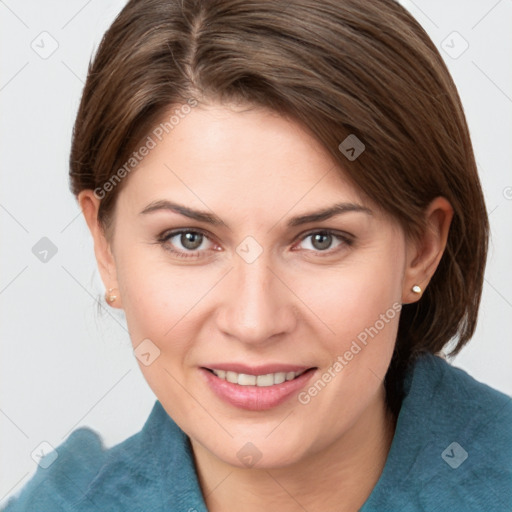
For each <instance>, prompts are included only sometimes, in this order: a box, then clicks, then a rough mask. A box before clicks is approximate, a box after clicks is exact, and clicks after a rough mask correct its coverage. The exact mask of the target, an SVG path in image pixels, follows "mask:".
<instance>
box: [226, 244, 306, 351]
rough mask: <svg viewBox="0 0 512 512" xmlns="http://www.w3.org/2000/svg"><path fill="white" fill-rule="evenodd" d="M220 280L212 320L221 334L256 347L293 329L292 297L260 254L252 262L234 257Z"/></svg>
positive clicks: (279, 277) (286, 284) (295, 315)
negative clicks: (220, 287)
mask: <svg viewBox="0 0 512 512" xmlns="http://www.w3.org/2000/svg"><path fill="white" fill-rule="evenodd" d="M264 254H265V253H264ZM224 281H225V283H224V286H225V287H224V288H223V291H222V293H223V295H224V297H222V298H221V300H220V302H219V307H218V309H217V316H216V319H217V327H218V328H219V329H220V330H221V331H222V332H223V333H224V334H225V335H228V336H229V337H231V338H233V339H237V340H239V341H240V342H242V343H244V344H246V345H252V346H260V345H264V344H267V343H274V342H275V341H276V340H278V339H279V338H280V336H279V335H281V337H282V335H284V334H286V333H290V332H292V331H293V330H294V328H295V325H296V322H297V313H296V312H297V309H296V307H294V300H296V297H295V295H294V294H293V292H292V291H291V290H290V288H289V287H288V286H289V283H287V282H286V281H287V280H286V279H285V276H284V275H280V272H279V270H277V269H275V268H272V267H271V266H270V265H269V261H268V258H266V257H264V255H261V256H260V257H259V258H258V259H257V260H256V261H254V262H252V263H247V262H246V261H244V260H243V259H242V258H237V259H236V261H235V264H234V268H233V269H232V270H231V272H229V275H228V276H226V279H225V280H224Z"/></svg>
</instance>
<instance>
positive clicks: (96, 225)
mask: <svg viewBox="0 0 512 512" xmlns="http://www.w3.org/2000/svg"><path fill="white" fill-rule="evenodd" d="M100 201H101V200H100V199H98V198H97V197H96V196H95V195H94V192H93V191H92V190H83V191H82V192H80V193H79V194H78V203H79V205H80V209H81V210H82V213H83V215H84V218H85V221H86V222H87V226H88V227H89V231H90V232H91V235H92V238H93V242H94V254H95V256H96V262H97V264H98V270H99V272H100V276H101V280H102V281H103V285H104V286H105V289H106V290H107V294H108V295H112V296H115V297H116V299H115V300H113V301H111V302H110V301H109V302H108V304H109V306H112V307H116V308H122V302H121V297H120V293H119V286H118V284H117V273H116V264H115V260H114V256H113V253H112V249H111V243H110V241H109V240H108V239H107V236H106V233H105V230H104V228H103V226H102V225H101V224H100V222H99V221H98V210H99V207H100ZM111 289H113V291H112V293H111V294H109V293H108V290H111Z"/></svg>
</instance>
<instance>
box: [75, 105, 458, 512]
mask: <svg viewBox="0 0 512 512" xmlns="http://www.w3.org/2000/svg"><path fill="white" fill-rule="evenodd" d="M125 179H126V182H125V183H123V188H122V190H121V191H120V193H119V197H118V200H117V203H116V207H115V214H114V220H113V224H112V225H111V227H110V229H109V230H108V232H107V233H105V231H104V229H103V228H102V226H100V225H99V224H98V222H97V211H98V206H99V202H100V201H99V200H98V199H97V198H96V197H95V196H94V194H93V192H92V191H91V190H86V191H83V192H82V193H81V194H80V195H79V202H80V206H81V208H82V210H83V213H84V216H85V219H86V221H87V223H88V226H89V228H90V231H91V233H92V236H93V238H94V244H95V254H96V258H97V261H98V267H99V270H100V273H101V276H102V279H103V282H104V284H105V287H106V289H110V288H114V289H115V295H116V296H117V298H116V300H115V302H114V303H113V304H112V306H113V307H117V308H122V309H124V311H125V314H126V319H127V323H128V328H129V331H130V336H131V339H132V343H133V346H134V347H137V346H138V345H139V343H141V341H142V340H144V339H147V338H149V339H150V340H151V342H152V343H154V345H156V346H157V347H158V349H159V350H160V356H159V357H157V358H156V359H155V360H154V362H152V363H151V364H150V365H149V366H145V365H143V364H141V363H140V362H139V366H140V368H141V371H142V372H143V374H144V377H145V378H146V380H147V382H148V383H149V385H150V387H151V388H152V390H153V391H154V393H155V395H156V397H157V398H158V399H159V400H160V402H161V404H162V406H163V407H164V408H165V410H166V411H167V413H168V414H169V415H170V416H171V417H172V418H173V419H174V421H175V422H176V423H177V424H178V425H179V426H180V427H181V428H182V429H183V430H184V431H185V432H186V433H187V434H188V435H189V437H190V439H191V443H192V448H193V452H194V458H195V463H196V467H197V471H198V475H199V480H200V485H201V488H202V490H203V495H204V496H205V501H206V504H207V506H208V509H209V510H211V511H220V510H232V509H235V507H238V505H239V504H240V503H241V502H243V503H244V510H246V511H252V510H255V511H256V510H258V511H259V510H262V509H264V508H265V507H266V508H267V509H272V510H276V509H277V510H281V511H295V510H304V508H305V509H307V510H308V511H317V510H318V511H320V510H322V511H324V510H337V511H345V510H347V511H348V510H355V509H357V508H359V507H360V506H362V504H363V503H364V501H365V500H366V499H367V497H368V496H369V495H370V493H371V490H372V489H373V487H374V486H375V484H376V482H377V480H378V478H379V476H380V474H381V472H382V469H383V467H384V464H385V461H386V457H387V454H388V451H389V447H390V444H391V441H392V438H393V434H394V426H395V418H393V417H392V416H391V414H390V413H389V412H388V410H387V409H386V406H385V394H384V386H383V378H384V375H385V373H386V370H387V368H388V366H389V362H390V359H391V356H392V352H393V347H394V343H395V340H396V333H397V328H398V318H399V316H398V315H396V316H395V317H394V318H393V319H388V320H389V321H388V322H386V323H385V326H384V327H383V328H382V329H380V330H379V332H378V334H377V335H375V336H374V337H373V338H372V339H370V341H369V342H368V344H367V345H366V346H365V347H364V348H363V349H362V350H361V351H360V352H359V353H358V354H357V355H355V356H354V358H353V359H352V360H351V361H350V362H348V364H347V365H346V366H345V367H344V368H343V370H342V371H341V372H338V373H337V374H336V377H335V378H333V379H332V380H331V381H330V382H329V383H328V384H327V385H326V386H325V387H324V388H323V389H322V390H321V391H320V392H319V393H318V394H317V395H316V396H315V397H313V398H311V400H310V401H309V403H307V404H302V403H300V402H299V401H298V400H297V398H296V397H295V396H294V397H293V398H291V399H289V400H287V401H285V402H284V403H282V404H281V405H279V406H277V407H275V408H273V409H270V410H266V411H247V410H242V409H240V408H237V407H235V406H233V405H230V404H227V403H226V402H224V401H222V400H221V399H220V398H218V397H217V396H216V395H215V394H214V393H213V392H212V391H211V389H210V388H209V387H208V385H207V384H206V383H205V382H204V380H203V379H201V378H198V377H199V373H200V371H199V368H200V367H201V366H205V365H206V364H207V363H211V362H216V363H220V362H243V363H246V364H249V365H257V364H263V363H290V364H298V365H305V366H307V367H317V370H316V374H315V376H314V377H313V378H312V380H311V381H310V383H313V382H315V381H316V380H317V379H318V378H319V377H320V376H321V375H322V374H323V373H324V372H326V371H327V370H328V368H329V367H332V364H333V362H334V361H336V359H337V357H338V356H339V355H342V354H344V353H345V352H346V351H347V350H349V348H350V346H351V343H352V341H353V340H355V339H356V337H357V335H358V334H360V333H361V332H363V331H364V330H365V328H368V327H370V326H373V325H375V323H376V321H377V320H378V319H379V318H381V317H380V315H382V314H385V313H386V311H388V310H389V309H390V308H392V306H393V304H403V303H409V302H413V301H416V300H418V299H419V298H420V296H419V295H417V294H415V293H413V292H412V291H411V288H412V286H414V285H416V284H417V285H419V286H421V288H422V289H425V287H426V286H427V285H428V282H429V280H430V278H431V276H432V274H433V273H434V271H435V269H436V267H437V265H438V263H439V261H440V258H441V256H442V253H443V251H444V248H445V245H446V239H447V235H448V229H449V225H450V221H451V218H452V209H451V207H450V204H449V203H448V202H447V201H446V200H445V199H444V198H436V199H435V200H434V201H433V202H432V203H431V204H430V206H429V208H428V210H427V211H426V212H425V218H426V225H427V229H426V230H425V233H424V235H423V236H422V237H421V238H419V239H417V240H414V241H413V240H409V239H408V238H407V237H406V236H405V234H404V232H403V230H402V229H401V227H400V226H399V224H398V223H397V222H396V221H395V220H394V219H392V218H390V217H389V216H387V215H386V214H385V213H384V212H382V211H381V210H380V209H379V208H378V206H377V205H375V204H373V203H372V202H371V201H369V200H368V199H367V198H366V197H365V196H364V194H363V193H362V192H361V191H359V190H357V189H356V187H355V186H354V185H352V184H351V183H350V182H349V181H348V180H347V179H346V178H345V177H344V174H343V171H342V170H340V169H339V168H337V167H336V166H335V164H334V162H333V161H332V159H331V158H330V156H329V155H328V153H327V152H326V151H325V149H324V148H323V147H322V146H321V145H320V144H319V143H318V142H317V141H316V140H315V139H314V138H313V137H312V136H311V135H310V134H309V133H308V132H307V130H306V129H304V128H302V127H301V126H299V125H298V124H296V123H295V122H293V121H290V120H287V119H285V118H283V117H281V116H279V115H277V114H275V113H273V112H269V111H267V110H264V109H259V108H252V109H248V108H240V106H235V105H220V104H210V105H208V106H205V105H202V106H199V107H197V108H195V109H193V110H192V112H191V113H190V114H188V115H187V116H186V117H185V118H184V119H182V120H181V121H180V123H179V125H177V126H176V127H175V128H174V130H173V131H172V132H170V134H169V135H168V136H166V137H165V138H164V139H163V140H162V141H161V142H159V143H158V145H157V146H156V147H155V148H154V149H152V150H151V151H150V153H149V155H148V156H146V157H145V158H144V160H143V161H142V162H141V163H140V164H139V166H138V168H137V169H136V170H135V171H133V172H132V173H131V174H130V175H129V177H128V178H125ZM161 200H168V201H173V202H175V203H180V204H182V205H185V206H188V207H190V208H194V209H199V210H204V211H207V212H209V213H211V214H215V215H217V216H218V217H220V218H221V219H222V220H223V221H224V223H225V224H226V225H227V226H214V225H210V224H206V223H204V222H200V221H197V220H192V219H190V218H187V217H185V216H182V215H180V214H177V213H175V212H172V211H170V210H164V209H160V210H157V211H153V212H151V213H146V214H141V212H142V211H143V210H144V209H145V208H146V207H147V206H148V205H149V204H151V203H153V202H155V201H161ZM339 202H343V203H352V204H356V205H360V206H363V207H365V208H368V209H369V210H370V213H368V212H365V211H351V212H345V213H343V214H341V215H337V216H335V217H332V218H330V219H327V220H323V221H320V222H312V223H309V224H305V225H300V226H295V227H289V226H287V221H288V219H290V218H291V217H294V216H297V215H301V214H304V213H309V212H312V211H316V210H319V209H322V208H325V207H326V206H329V205H331V204H334V203H339ZM178 228H187V229H190V230H192V231H194V230H196V232H197V230H201V231H202V232H203V233H204V234H206V235H207V237H208V238H207V237H205V238H203V239H202V240H203V241H202V242H201V244H200V245H199V242H200V241H201V239H200V237H199V241H198V243H197V245H198V248H197V249H195V251H194V250H191V249H190V247H191V245H190V244H189V245H188V246H187V245H184V243H183V239H181V241H180V236H179V235H178V236H174V237H172V238H170V239H168V240H167V241H166V242H162V243H160V242H159V237H160V235H161V234H162V233H163V232H165V231H169V230H173V229H178ZM322 230H333V231H335V234H334V235H335V236H333V238H332V242H331V244H330V245H329V239H328V240H327V242H324V244H325V245H324V246H322V245H321V243H320V242H316V243H315V240H314V237H313V236H311V235H312V233H311V232H312V231H313V234H314V233H315V231H322ZM201 231H200V232H201ZM338 234H341V235H342V236H345V237H346V239H347V240H350V241H351V243H349V242H347V241H346V240H344V239H341V238H340V239H338V238H337V236H336V235H338ZM347 234H348V235H347ZM308 235H309V236H308ZM247 236H251V237H253V238H254V239H255V240H256V241H257V243H258V244H259V246H260V247H261V248H262V249H263V252H262V253H261V254H260V255H259V257H258V258H257V259H256V260H255V261H253V262H251V263H248V262H247V261H245V260H244V259H243V258H242V257H240V256H239V255H238V254H237V252H236V249H237V247H238V246H239V245H240V244H241V242H242V241H243V240H244V239H245V238H246V237H247ZM160 238H161V237H160ZM185 244H186V240H185ZM242 245H243V244H242ZM170 247H172V248H174V249H175V250H178V251H181V252H184V253H186V252H187V251H188V253H189V254H190V253H191V252H192V253H194V252H195V253H196V254H200V257H188V258H180V257H178V256H176V255H174V254H173V253H172V252H170V250H169V248H170ZM325 247H326V248H325ZM248 442H250V443H252V444H253V445H254V446H256V448H257V450H258V451H259V452H260V453H261V458H260V459H259V460H258V462H257V463H256V464H255V465H254V466H252V467H247V466H246V465H245V464H244V462H243V461H242V460H241V459H239V457H238V456H237V453H238V452H239V450H240V449H241V448H242V447H244V446H245V445H246V444H247V443H248Z"/></svg>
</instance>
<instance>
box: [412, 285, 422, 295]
mask: <svg viewBox="0 0 512 512" xmlns="http://www.w3.org/2000/svg"><path fill="white" fill-rule="evenodd" d="M411 290H412V291H413V293H417V294H420V293H421V288H420V287H419V286H418V285H417V284H415V285H414V286H413V287H412V288H411Z"/></svg>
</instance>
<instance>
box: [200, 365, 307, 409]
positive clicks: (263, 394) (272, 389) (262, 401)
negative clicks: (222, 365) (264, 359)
mask: <svg viewBox="0 0 512 512" xmlns="http://www.w3.org/2000/svg"><path fill="white" fill-rule="evenodd" d="M200 371H201V373H202V374H203V375H204V378H205V379H206V382H207V383H208V385H209V386H210V388H211V389H212V391H213V392H214V393H215V394H216V395H217V396H218V397H219V398H222V399H223V400H224V401H226V402H228V403H229V404H231V405H234V406H235V407H239V408H240V409H246V410H249V411H265V410H267V409H272V408H273V407H277V406H278V405H280V404H282V403H283V402H284V401H285V400H287V399H288V398H290V397H291V396H292V395H293V394H294V393H296V392H298V391H300V390H301V389H302V388H303V387H304V386H305V385H306V383H307V382H308V381H309V380H310V379H311V377H312V376H313V375H314V373H315V370H314V369H312V370H308V371H306V372H304V373H303V374H302V375H300V376H299V377H297V378H296V379H293V380H288V381H285V382H282V383H281V384H274V385H273V386H261V387H260V386H240V385H239V384H233V383H231V382H228V381H227V380H224V379H220V378H219V377H217V376H216V375H214V374H213V373H212V372H210V371H209V370H206V369H204V368H200Z"/></svg>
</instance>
